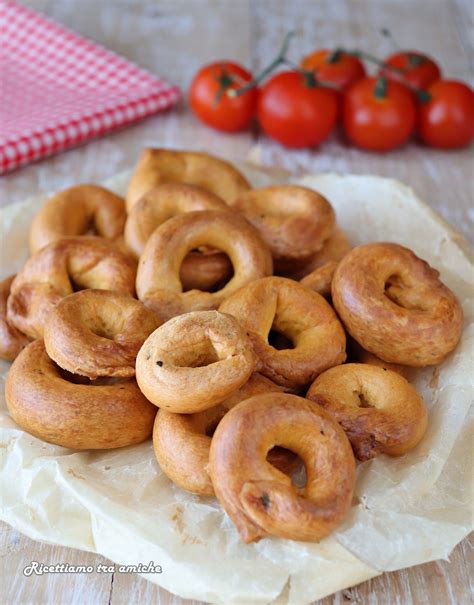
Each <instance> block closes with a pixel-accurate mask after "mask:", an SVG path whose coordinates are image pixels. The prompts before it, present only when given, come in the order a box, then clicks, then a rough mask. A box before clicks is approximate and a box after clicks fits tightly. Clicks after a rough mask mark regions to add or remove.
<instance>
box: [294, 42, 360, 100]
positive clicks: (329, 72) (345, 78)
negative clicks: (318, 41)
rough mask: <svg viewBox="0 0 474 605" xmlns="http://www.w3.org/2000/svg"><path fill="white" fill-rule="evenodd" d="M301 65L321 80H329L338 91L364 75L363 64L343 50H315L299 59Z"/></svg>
mask: <svg viewBox="0 0 474 605" xmlns="http://www.w3.org/2000/svg"><path fill="white" fill-rule="evenodd" d="M301 67H302V68H303V69H307V70H308V71H314V72H315V73H316V76H317V78H318V79H319V80H321V81H322V82H331V83H332V84H334V85H335V86H336V87H337V88H338V89H339V90H340V91H344V90H346V89H347V88H349V86H351V85H352V84H354V83H355V82H357V80H360V79H361V78H363V77H364V76H365V68H364V64H363V63H362V61H361V60H360V59H358V58H357V57H353V56H352V55H349V54H347V53H345V52H343V51H338V50H336V51H332V50H327V49H321V50H316V51H315V52H313V53H311V54H310V55H308V56H307V57H305V58H304V59H303V60H302V61H301Z"/></svg>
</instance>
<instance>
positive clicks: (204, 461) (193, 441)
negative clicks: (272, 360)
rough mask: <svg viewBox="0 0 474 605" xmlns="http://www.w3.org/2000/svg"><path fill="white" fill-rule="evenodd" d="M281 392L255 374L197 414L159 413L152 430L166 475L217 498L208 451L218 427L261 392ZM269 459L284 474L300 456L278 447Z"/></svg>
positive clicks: (192, 488) (186, 487)
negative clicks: (232, 410) (217, 402)
mask: <svg viewBox="0 0 474 605" xmlns="http://www.w3.org/2000/svg"><path fill="white" fill-rule="evenodd" d="M270 392H278V393H281V387H279V386H277V385H276V384H275V383H273V382H272V381H271V380H268V378H265V377H264V376H262V375H261V374H252V376H251V377H250V379H249V381H248V382H246V383H245V384H244V385H243V386H242V387H240V388H239V389H237V390H236V391H234V393H232V395H231V396H230V397H228V398H227V399H225V400H224V401H222V402H221V403H220V404H219V405H217V406H215V407H212V408H210V409H208V410H204V411H203V412H197V413H195V414H174V413H172V412H168V411H166V410H164V409H161V410H158V414H157V415H156V419H155V426H154V429H153V447H154V450H155V455H156V458H157V460H158V462H159V464H160V467H161V469H162V470H163V472H164V473H165V474H166V475H167V476H168V477H169V478H170V479H171V480H172V481H173V482H174V483H176V484H177V485H179V486H180V487H182V488H183V489H186V490H188V491H191V492H194V493H196V494H201V495H205V496H212V495H214V488H213V487H212V482H211V478H210V476H209V473H208V469H207V467H208V463H209V449H210V447H211V437H212V434H213V433H214V431H215V428H216V427H217V425H218V424H219V422H220V421H221V420H222V418H223V417H224V416H225V414H226V413H227V412H228V411H229V410H230V409H232V408H233V407H235V406H236V405H237V404H238V403H240V402H241V401H244V400H245V399H249V398H250V397H253V396H254V395H258V394H261V393H270ZM268 460H269V462H270V463H271V464H273V465H274V466H276V467H277V468H278V469H280V470H281V471H282V472H286V473H289V472H290V471H291V470H293V469H294V468H295V466H296V464H295V463H296V462H297V457H296V456H295V455H294V454H292V452H289V451H288V450H284V449H283V448H278V447H275V448H273V449H271V450H270V452H269V453H268Z"/></svg>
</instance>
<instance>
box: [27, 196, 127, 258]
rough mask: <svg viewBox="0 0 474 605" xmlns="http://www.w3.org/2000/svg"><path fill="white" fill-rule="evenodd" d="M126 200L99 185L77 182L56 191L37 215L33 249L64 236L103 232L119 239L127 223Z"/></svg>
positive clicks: (31, 234)
mask: <svg viewBox="0 0 474 605" xmlns="http://www.w3.org/2000/svg"><path fill="white" fill-rule="evenodd" d="M125 218H126V212H125V201H124V200H123V198H121V197H119V196H118V195H116V194H115V193H113V192H112V191H109V190H108V189H105V187H100V186H99V185H86V184H84V185H75V186H74V187H70V188H69V189H65V190H64V191H60V192H59V193H56V195H53V197H51V198H50V199H49V200H47V202H46V203H45V204H44V205H43V206H42V207H41V209H40V211H39V212H38V214H37V215H36V216H35V218H34V219H33V223H32V225H31V230H30V250H31V252H32V253H35V252H37V251H38V250H40V249H41V248H44V246H46V245H48V244H50V243H51V242H55V241H56V240H58V239H61V238H63V237H69V236H75V235H100V236H102V237H105V238H106V239H109V240H112V241H116V242H118V241H119V240H120V239H121V238H122V236H123V230H124V226H125Z"/></svg>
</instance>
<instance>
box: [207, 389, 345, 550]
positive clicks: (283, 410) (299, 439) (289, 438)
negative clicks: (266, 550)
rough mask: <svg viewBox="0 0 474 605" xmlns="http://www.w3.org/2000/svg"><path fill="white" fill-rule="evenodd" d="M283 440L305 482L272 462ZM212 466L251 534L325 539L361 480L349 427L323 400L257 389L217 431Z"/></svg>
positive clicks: (242, 530)
mask: <svg viewBox="0 0 474 605" xmlns="http://www.w3.org/2000/svg"><path fill="white" fill-rule="evenodd" d="M275 445H279V446H281V447H284V448H287V449H288V450H290V451H292V452H294V453H295V454H297V455H298V456H299V457H300V458H301V460H302V461H303V463H304V465H305V468H306V485H305V486H304V487H296V486H294V485H293V483H292V480H291V478H290V477H289V476H287V475H286V474H284V473H282V472H280V471H279V470H278V469H277V468H275V467H274V466H273V465H272V464H270V463H269V462H268V460H267V455H268V452H269V451H270V450H271V449H272V448H273V447H274V446H275ZM209 471H210V474H211V478H212V483H213V485H214V489H215V493H216V496H217V498H218V500H219V502H220V503H221V504H222V506H223V507H224V509H225V511H226V512H227V514H228V515H229V516H230V518H231V519H232V521H233V522H234V523H235V525H236V527H237V530H238V532H239V534H240V537H241V538H242V540H243V541H244V542H253V541H255V540H259V539H260V538H262V537H264V536H267V535H275V536H279V537H282V538H288V539H290V540H311V541H317V540H321V539H322V538H324V537H325V536H327V535H328V534H330V533H331V532H332V531H333V530H334V529H335V528H336V527H337V526H338V525H339V524H340V523H341V522H342V521H343V520H344V517H345V515H346V513H347V511H348V509H349V507H350V504H351V500H352V492H353V489H354V482H355V460H354V455H353V453H352V450H351V446H350V443H349V441H348V439H347V437H346V435H345V434H344V431H343V430H342V429H341V427H340V426H339V425H338V424H337V422H335V421H334V420H333V419H332V417H331V416H330V415H329V414H328V413H327V412H326V411H325V410H323V408H321V407H320V406H318V405H316V404H314V403H313V402H311V401H308V400H307V399H303V398H301V397H297V396H296V395H289V394H285V393H268V394H264V395H256V396H255V397H251V398H250V399H246V400H245V401H242V402H241V403H239V404H238V405H237V406H235V407H234V408H233V409H232V410H230V411H229V412H228V413H227V414H226V415H225V416H224V418H223V419H222V420H221V422H220V423H219V424H218V426H217V428H216V431H215V433H214V436H213V438H212V442H211V450H210V462H209Z"/></svg>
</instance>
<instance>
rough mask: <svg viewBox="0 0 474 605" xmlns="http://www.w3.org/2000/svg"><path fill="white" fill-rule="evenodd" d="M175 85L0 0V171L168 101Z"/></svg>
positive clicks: (166, 104)
mask: <svg viewBox="0 0 474 605" xmlns="http://www.w3.org/2000/svg"><path fill="white" fill-rule="evenodd" d="M179 97H180V92H179V89H178V88H177V87H175V86H171V85H170V84H168V83H167V82H165V81H164V80H161V79H159V78H156V77H155V76H153V75H152V74H150V73H148V72H147V71H145V70H143V69H140V68H139V67H137V66H136V65H134V64H133V63H130V62H129V61H126V60H125V59H123V58H121V57H119V56H118V55H116V54H115V53H113V52H111V51H109V50H106V49H105V48H103V47H101V46H99V45H97V44H95V43H93V42H91V41H90V40H87V39H86V38H83V37H81V36H78V35H77V34H75V33H73V32H71V31H70V30H68V29H66V28H64V27H62V26H60V25H58V24H57V23H55V22H54V21H51V20H50V19H47V18H46V17H44V16H42V15H40V14H38V13H37V12H35V11H33V10H30V9H27V8H25V7H23V6H21V5H19V4H16V3H14V2H11V1H10V0H0V174H2V173H4V172H7V171H10V170H14V169H15V168H18V167H19V166H23V165H24V164H28V163H29V162H32V161H35V160H38V159H40V158H44V157H46V156H49V155H52V154H55V153H58V152H59V151H62V150H64V149H67V148H69V147H72V146H74V145H78V144H79V143H82V142H84V141H86V140H87V139H91V138H93V137H97V136H100V135H102V134H104V133H105V132H107V131H109V130H112V129H113V128H117V127H121V126H124V125H126V124H129V123H130V122H134V121H136V120H139V119H141V118H143V117H145V116H147V115H150V114H153V113H156V112H158V111H161V110H163V109H166V108H168V107H170V106H171V105H173V104H174V103H176V102H177V101H178V99H179Z"/></svg>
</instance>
